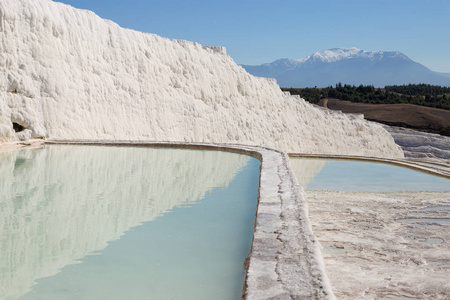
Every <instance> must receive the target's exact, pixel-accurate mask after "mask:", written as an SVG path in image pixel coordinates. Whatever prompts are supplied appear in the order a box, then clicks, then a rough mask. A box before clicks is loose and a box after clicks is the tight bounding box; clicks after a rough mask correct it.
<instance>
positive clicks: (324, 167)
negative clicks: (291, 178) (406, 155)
mask: <svg viewBox="0 0 450 300" xmlns="http://www.w3.org/2000/svg"><path fill="white" fill-rule="evenodd" d="M290 162H291V165H292V167H293V169H294V172H295V174H296V176H297V179H298V180H299V183H300V185H302V186H303V187H305V188H306V190H329V191H353V192H400V191H433V192H447V191H450V180H449V179H446V178H443V177H439V176H435V175H431V174H428V173H425V172H420V171H417V170H413V169H409V168H404V167H400V166H396V165H392V164H385V163H376V162H365V161H352V160H333V159H317V158H291V159H290Z"/></svg>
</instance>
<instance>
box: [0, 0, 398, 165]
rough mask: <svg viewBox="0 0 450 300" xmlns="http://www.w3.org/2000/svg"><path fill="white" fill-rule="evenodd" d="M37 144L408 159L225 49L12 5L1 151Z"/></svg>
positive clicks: (39, 2) (385, 137)
mask: <svg viewBox="0 0 450 300" xmlns="http://www.w3.org/2000/svg"><path fill="white" fill-rule="evenodd" d="M13 123H16V124H17V125H15V126H16V130H14V128H13ZM18 125H20V126H18ZM33 137H46V138H56V139H74V138H77V139H79V138H83V139H140V140H143V139H145V140H154V141H187V142H215V143H239V144H251V145H262V146H268V147H273V148H277V149H281V150H284V151H287V152H307V153H333V154H352V155H370V156H383V157H402V156H403V152H402V151H401V149H400V148H399V147H398V146H397V145H395V143H394V141H393V139H392V137H391V136H390V135H389V133H387V132H386V131H385V130H384V129H383V128H382V127H381V126H379V125H376V124H372V123H368V122H366V121H364V120H363V119H362V118H352V119H351V118H349V117H347V116H345V115H343V114H340V113H331V112H328V113H327V112H324V111H322V110H319V109H316V108H315V107H313V106H312V105H310V104H308V103H306V102H305V101H304V100H303V99H300V98H295V97H292V96H289V95H286V94H283V93H282V92H281V91H280V89H279V87H278V85H277V84H276V82H275V81H274V80H267V79H263V78H257V77H253V76H251V75H250V74H248V73H247V72H246V71H245V70H244V69H243V68H242V67H240V66H238V65H236V64H235V63H234V61H233V60H232V59H231V58H230V57H229V56H227V55H226V54H225V49H224V48H221V47H202V46H201V45H199V44H197V43H193V42H188V41H184V40H170V39H167V38H162V37H159V36H157V35H154V34H148V33H141V32H137V31H133V30H129V29H124V28H121V27H119V26H118V25H117V24H115V23H113V22H111V21H109V20H104V19H101V18H99V17H98V16H96V15H95V14H94V13H92V12H90V11H86V10H79V9H75V8H73V7H71V6H68V5H65V4H61V3H55V2H52V1H50V0H2V1H1V2H0V143H1V142H8V141H15V140H24V139H29V138H33Z"/></svg>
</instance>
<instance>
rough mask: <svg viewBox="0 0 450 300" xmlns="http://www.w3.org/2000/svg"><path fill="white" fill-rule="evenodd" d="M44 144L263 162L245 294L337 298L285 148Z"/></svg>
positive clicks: (123, 142) (79, 142)
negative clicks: (207, 153)
mask: <svg viewBox="0 0 450 300" xmlns="http://www.w3.org/2000/svg"><path fill="white" fill-rule="evenodd" d="M44 143H45V144H49V145H51V144H65V145H104V146H139V147H145V146H148V147H150V146H151V147H166V148H188V149H201V150H220V151H228V152H235V153H241V154H247V155H250V156H252V157H255V158H257V159H259V160H260V161H261V168H260V178H259V188H258V206H257V210H256V217H255V223H254V233H253V241H252V245H251V250H250V253H249V255H248V257H247V259H246V264H245V265H246V267H247V270H246V277H245V282H244V286H243V293H242V299H335V297H334V294H333V292H332V290H331V285H330V283H329V280H328V277H327V275H326V273H325V267H324V262H323V258H322V254H321V250H320V246H319V243H318V241H317V239H316V238H315V236H314V234H313V232H312V228H311V223H310V221H309V218H308V211H307V203H306V197H305V193H304V191H303V188H301V187H300V186H299V184H298V182H297V179H296V177H295V175H294V173H293V171H292V169H291V167H290V164H289V157H288V155H287V154H286V153H284V152H282V151H279V150H275V149H270V148H266V147H260V146H250V145H238V144H212V143H176V142H152V141H141V140H139V141H136V140H46V141H45V142H44Z"/></svg>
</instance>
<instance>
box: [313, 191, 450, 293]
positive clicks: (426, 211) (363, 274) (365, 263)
mask: <svg viewBox="0 0 450 300" xmlns="http://www.w3.org/2000/svg"><path fill="white" fill-rule="evenodd" d="M307 198H308V203H309V217H310V220H311V223H312V227H313V232H314V234H315V235H316V236H317V238H318V240H319V241H320V243H321V245H322V247H323V250H322V251H323V258H324V261H325V268H326V271H327V274H328V277H329V279H330V281H331V285H332V289H333V292H334V294H335V295H336V298H338V299H449V295H450V281H449V278H450V277H449V275H450V251H449V249H450V230H449V225H450V193H449V192H445V193H444V192H399V193H365V192H330V191H307Z"/></svg>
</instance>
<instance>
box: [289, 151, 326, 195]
mask: <svg viewBox="0 0 450 300" xmlns="http://www.w3.org/2000/svg"><path fill="white" fill-rule="evenodd" d="M326 162H327V161H326V160H324V159H320V158H293V157H291V158H290V159H289V163H290V164H291V167H292V170H294V174H295V177H297V181H298V183H299V184H300V186H302V187H303V188H306V187H307V186H308V184H309V182H310V181H311V180H312V179H313V178H314V177H315V176H316V175H317V174H318V173H319V172H320V171H321V170H322V169H323V167H324V166H325V164H326Z"/></svg>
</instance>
